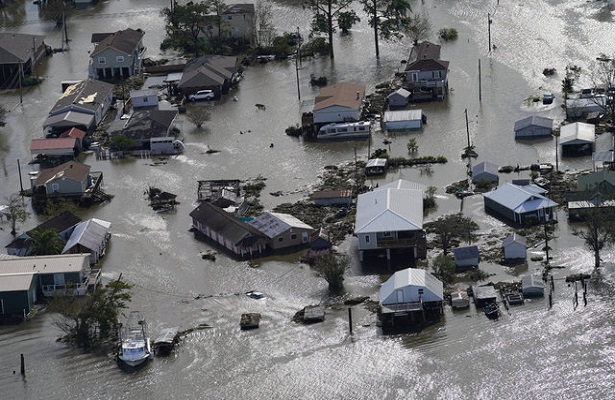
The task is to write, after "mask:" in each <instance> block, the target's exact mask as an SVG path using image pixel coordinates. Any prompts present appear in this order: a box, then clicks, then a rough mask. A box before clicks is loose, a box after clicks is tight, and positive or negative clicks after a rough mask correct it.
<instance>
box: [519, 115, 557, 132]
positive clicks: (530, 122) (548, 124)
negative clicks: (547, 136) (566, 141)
mask: <svg viewBox="0 0 615 400" xmlns="http://www.w3.org/2000/svg"><path fill="white" fill-rule="evenodd" d="M528 126H539V127H541V128H548V129H553V120H552V119H551V118H547V117H541V116H539V115H532V116H529V117H527V118H523V119H520V120H519V121H517V122H515V132H517V131H520V130H521V129H525V128H527V127H528Z"/></svg>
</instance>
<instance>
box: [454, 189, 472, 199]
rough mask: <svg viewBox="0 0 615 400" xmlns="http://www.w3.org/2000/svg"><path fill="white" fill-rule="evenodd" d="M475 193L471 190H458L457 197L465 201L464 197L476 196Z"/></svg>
mask: <svg viewBox="0 0 615 400" xmlns="http://www.w3.org/2000/svg"><path fill="white" fill-rule="evenodd" d="M474 194H475V193H474V192H473V191H471V190H458V191H456V192H455V197H457V198H458V199H463V198H464V197H468V196H474Z"/></svg>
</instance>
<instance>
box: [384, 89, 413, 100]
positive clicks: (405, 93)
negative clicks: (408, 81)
mask: <svg viewBox="0 0 615 400" xmlns="http://www.w3.org/2000/svg"><path fill="white" fill-rule="evenodd" d="M411 95H412V93H410V92H409V91H407V90H406V89H404V88H399V89H397V90H396V91H394V92H392V93H391V94H389V95H388V96H387V97H388V98H391V97H392V96H401V97H404V98H408V97H410V96H411Z"/></svg>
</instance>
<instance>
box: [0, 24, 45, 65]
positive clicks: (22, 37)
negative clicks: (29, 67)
mask: <svg viewBox="0 0 615 400" xmlns="http://www.w3.org/2000/svg"><path fill="white" fill-rule="evenodd" d="M44 40H45V36H41V35H28V34H24V33H12V32H1V33H0V64H19V63H22V62H26V61H27V60H28V59H30V57H31V56H32V47H34V48H35V49H38V48H39V47H40V46H41V45H43V44H44V43H43V42H44Z"/></svg>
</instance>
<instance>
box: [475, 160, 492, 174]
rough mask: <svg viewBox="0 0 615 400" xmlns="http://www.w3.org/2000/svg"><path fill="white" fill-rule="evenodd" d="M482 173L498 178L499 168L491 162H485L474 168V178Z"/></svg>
mask: <svg viewBox="0 0 615 400" xmlns="http://www.w3.org/2000/svg"><path fill="white" fill-rule="evenodd" d="M482 173H488V174H492V175H495V176H496V177H497V176H498V166H497V165H496V164H494V163H492V162H489V161H483V162H481V163H479V164H476V165H475V166H474V168H472V176H476V175H479V174H482Z"/></svg>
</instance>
